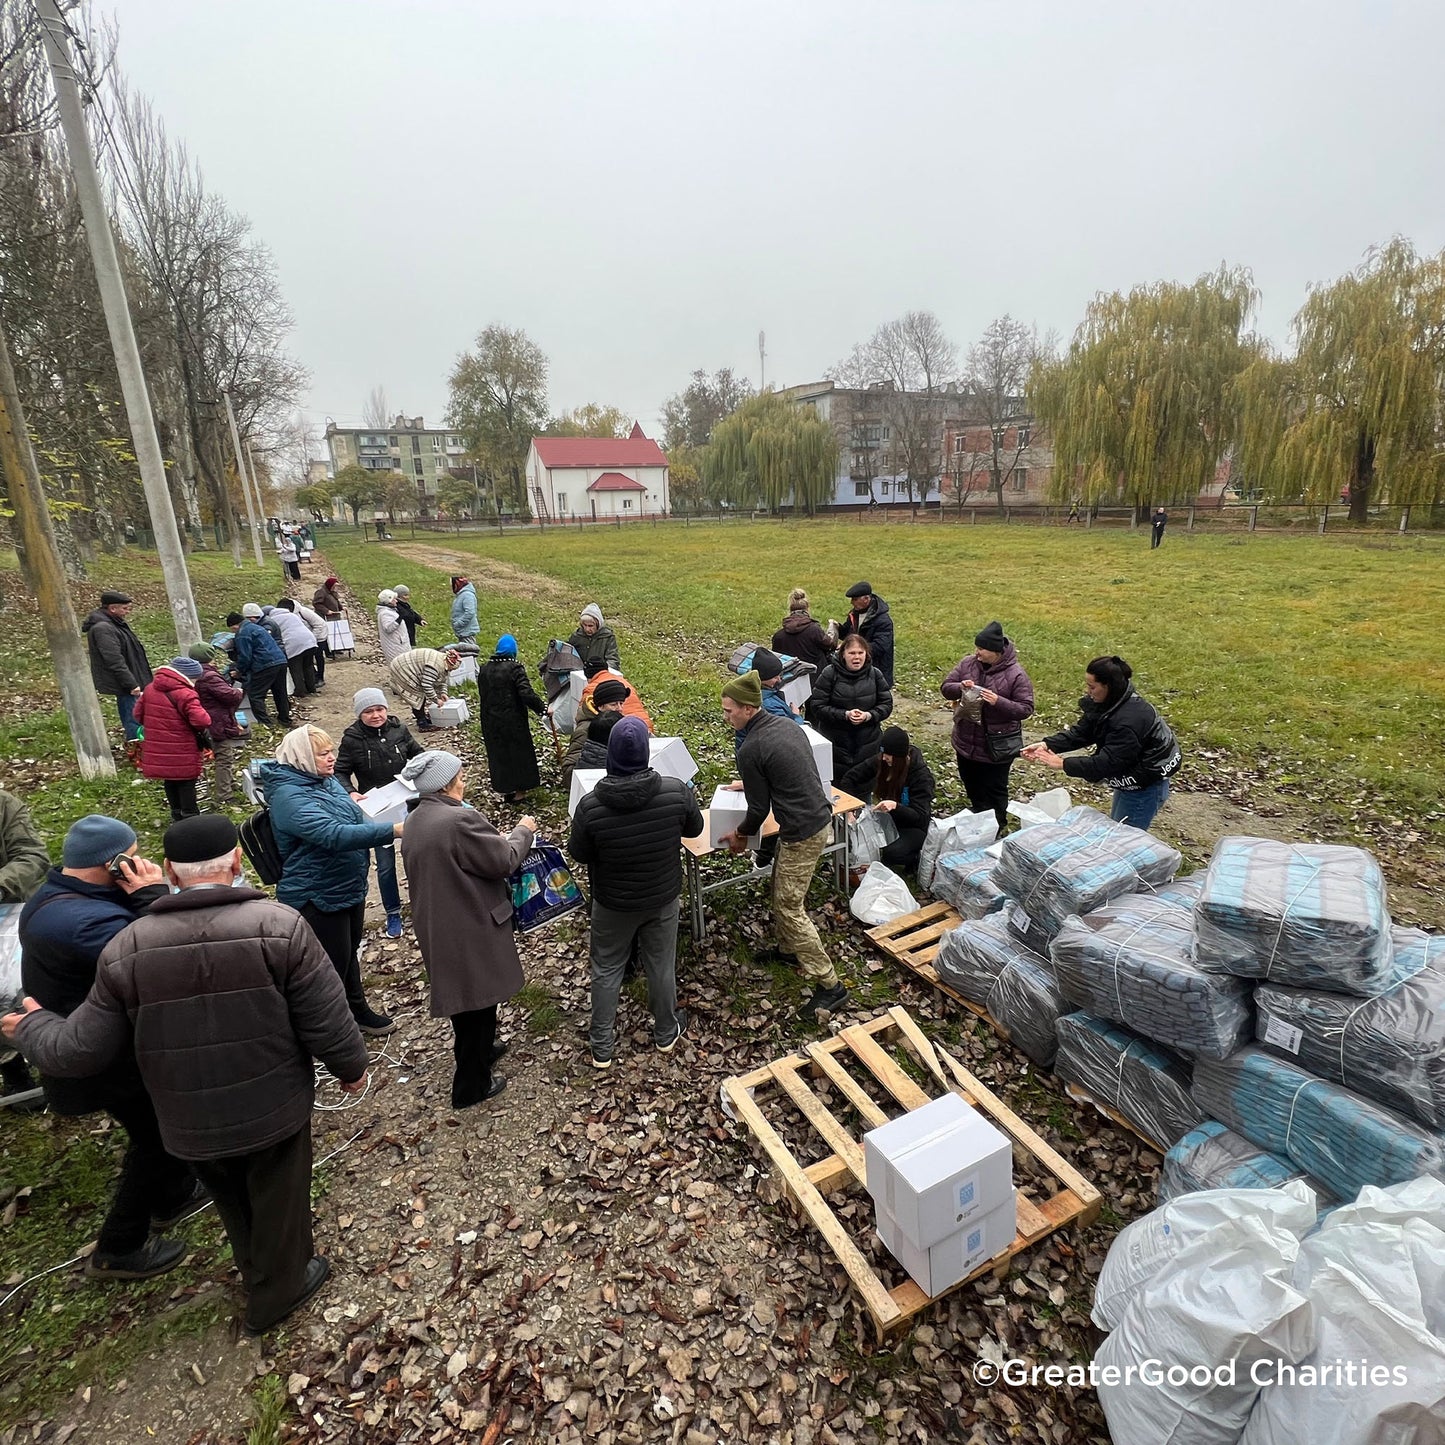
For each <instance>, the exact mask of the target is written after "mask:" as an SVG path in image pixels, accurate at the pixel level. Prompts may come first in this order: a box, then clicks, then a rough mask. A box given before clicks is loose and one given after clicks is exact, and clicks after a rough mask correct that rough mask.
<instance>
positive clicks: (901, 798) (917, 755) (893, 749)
mask: <svg viewBox="0 0 1445 1445" xmlns="http://www.w3.org/2000/svg"><path fill="white" fill-rule="evenodd" d="M840 785H841V787H842V788H843V789H844V791H846V792H849V793H852V794H853V796H854V797H856V798H862V799H863V800H864V801H865V802H866V801H867V800H868V799H870V798H872V799H875V800H876V801H875V802H874V804H873V810H874V812H875V813H886V814H888V815H889V816H890V817H891V818H892V821H893V824H894V826H895V827H896V828H897V830H898V836H897V838H895V839H894V840H893V841H892V842H891V843H889V844H887V845H886V846H885V847H884V848H883V849H882V850H881V851H880V853H879V855H878V861H879V862H880V863H886V864H887V865H888V867H890V868H892V869H893V870H894V871H895V872H899V871H901V870H903V869H905V868H914V867H917V865H918V854H919V852H920V851H921V850H922V848H923V840H924V839H925V838H926V837H927V836H928V820H929V818H931V817H932V816H933V795H934V793H935V792H936V791H937V784H936V783H935V781H934V777H933V771H932V769H931V768H930V767H929V766H928V764H927V762H926V761H925V760H924V757H923V754H922V752H920V751H919V749H918V748H916V747H914V746H913V745H912V744H911V743H910V742H909V740H908V734H907V733H906V732H904V731H903V729H902V728H899V727H892V728H889V729H888V730H887V731H886V732H885V733H884V734H883V751H882V752H881V753H879V754H878V756H877V757H876V758H869V759H867V760H865V761H864V762H861V763H858V764H857V765H856V766H854V767H852V768H850V769H849V770H848V771H847V772H846V773H845V774H844V775H843V778H842V780H841V784H840Z"/></svg>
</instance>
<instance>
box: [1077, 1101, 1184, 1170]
mask: <svg viewBox="0 0 1445 1445" xmlns="http://www.w3.org/2000/svg"><path fill="white" fill-rule="evenodd" d="M1064 1092H1065V1093H1066V1094H1067V1095H1068V1096H1069V1098H1071V1099H1073V1100H1074V1101H1075V1102H1076V1103H1079V1104H1088V1105H1089V1107H1090V1108H1093V1109H1097V1110H1098V1111H1099V1112H1100V1113H1101V1114H1102V1115H1103V1116H1104V1117H1105V1118H1106V1119H1107V1120H1108V1121H1109V1122H1110V1123H1111V1124H1116V1125H1117V1126H1118V1127H1119V1128H1120V1129H1122V1130H1123V1131H1124V1132H1125V1133H1126V1134H1132V1135H1133V1136H1134V1137H1135V1138H1136V1139H1137V1140H1138V1141H1139V1142H1140V1143H1141V1144H1147V1145H1148V1146H1149V1147H1150V1148H1151V1149H1153V1150H1156V1151H1157V1152H1158V1154H1159V1156H1160V1157H1161V1158H1162V1157H1163V1156H1164V1155H1165V1154H1167V1153H1168V1152H1169V1146H1168V1145H1167V1144H1161V1143H1160V1142H1159V1141H1158V1140H1157V1139H1151V1138H1150V1137H1149V1136H1148V1135H1147V1134H1146V1133H1145V1132H1144V1131H1143V1130H1142V1129H1141V1128H1140V1127H1139V1126H1138V1125H1137V1124H1131V1123H1130V1122H1129V1121H1128V1120H1127V1119H1126V1118H1125V1117H1124V1116H1123V1115H1122V1114H1121V1113H1120V1112H1119V1111H1118V1110H1117V1109H1115V1108H1114V1107H1112V1105H1109V1104H1106V1103H1105V1102H1104V1101H1103V1100H1102V1099H1096V1098H1095V1097H1094V1096H1093V1095H1092V1094H1091V1093H1090V1092H1089V1091H1088V1090H1087V1089H1086V1088H1084V1087H1083V1086H1082V1085H1080V1084H1065V1085H1064Z"/></svg>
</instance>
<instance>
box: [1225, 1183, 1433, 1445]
mask: <svg viewBox="0 0 1445 1445" xmlns="http://www.w3.org/2000/svg"><path fill="white" fill-rule="evenodd" d="M1415 1182H1421V1181H1415ZM1400 1187H1402V1188H1409V1186H1408V1185H1406V1186H1400ZM1295 1273H1296V1279H1297V1281H1298V1282H1299V1283H1300V1285H1301V1287H1302V1288H1303V1289H1305V1290H1306V1292H1307V1293H1308V1295H1309V1300H1310V1308H1311V1310H1312V1311H1313V1314H1314V1328H1315V1347H1314V1350H1313V1351H1312V1352H1311V1353H1310V1354H1309V1355H1308V1356H1307V1357H1306V1359H1305V1360H1304V1362H1303V1364H1302V1365H1301V1366H1300V1367H1299V1370H1298V1371H1297V1372H1296V1373H1295V1374H1294V1375H1293V1376H1290V1375H1288V1374H1287V1373H1284V1372H1280V1373H1279V1375H1278V1377H1277V1378H1273V1379H1271V1380H1270V1381H1269V1382H1268V1383H1267V1384H1266V1385H1265V1387H1264V1389H1263V1390H1262V1391H1261V1392H1260V1396H1259V1400H1258V1401H1257V1402H1256V1404H1255V1407H1254V1413H1253V1414H1251V1415H1250V1417H1249V1423H1248V1425H1246V1426H1245V1430H1244V1434H1243V1436H1242V1437H1241V1445H1298V1442H1301V1441H1306V1442H1323V1441H1328V1442H1329V1445H1431V1442H1435V1441H1439V1440H1442V1439H1445V1330H1442V1325H1441V1310H1442V1308H1445V1232H1442V1231H1441V1230H1440V1229H1438V1228H1437V1227H1436V1226H1435V1225H1434V1224H1431V1223H1429V1222H1428V1221H1427V1220H1424V1219H1409V1220H1406V1221H1404V1222H1395V1223H1354V1224H1349V1223H1347V1224H1344V1225H1339V1226H1336V1227H1334V1228H1332V1229H1329V1230H1322V1231H1321V1232H1320V1233H1318V1234H1315V1235H1312V1236H1311V1237H1310V1238H1309V1239H1307V1240H1306V1241H1305V1242H1304V1244H1303V1246H1302V1247H1301V1249H1300V1257H1299V1260H1298V1263H1297V1265H1296V1271H1295ZM1347 1362H1349V1363H1353V1364H1354V1365H1355V1366H1356V1372H1355V1374H1354V1375H1353V1377H1352V1376H1351V1374H1350V1373H1348V1372H1347V1371H1346V1370H1345V1369H1343V1368H1342V1366H1343V1365H1344V1364H1345V1363H1347ZM1361 1362H1366V1363H1365V1368H1366V1369H1369V1370H1371V1374H1370V1375H1369V1377H1368V1378H1367V1379H1364V1380H1362V1379H1361V1378H1360V1375H1359V1366H1360V1364H1361ZM1331 1367H1333V1368H1331ZM1374 1370H1380V1371H1381V1373H1379V1374H1376V1373H1374Z"/></svg>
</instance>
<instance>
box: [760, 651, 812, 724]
mask: <svg viewBox="0 0 1445 1445" xmlns="http://www.w3.org/2000/svg"><path fill="white" fill-rule="evenodd" d="M752 668H753V671H754V672H755V673H757V675H758V681H759V682H760V683H762V685H763V711H764V712H770V713H773V714H775V715H776V716H777V717H785V718H787V719H788V721H789V722H795V723H797V724H798V725H799V726H801V725H802V722H803V717H802V714H801V713H800V712H799V711H798V709H797V708H795V707H794V706H793V705H792V703H790V702H789V701H788V700H787V698H785V697H784V696H783V661H782V659H781V658H780V657H779V656H778V655H777V653H775V652H771V651H769V650H768V649H767V648H766V647H760V648H758V649H757V650H756V651H755V652H754V653H753V661H752Z"/></svg>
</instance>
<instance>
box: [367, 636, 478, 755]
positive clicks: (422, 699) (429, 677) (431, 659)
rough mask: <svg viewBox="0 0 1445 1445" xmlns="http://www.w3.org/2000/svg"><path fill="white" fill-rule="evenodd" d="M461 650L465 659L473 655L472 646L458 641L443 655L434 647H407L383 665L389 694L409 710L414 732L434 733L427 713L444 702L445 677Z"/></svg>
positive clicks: (457, 660)
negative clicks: (413, 721) (414, 721)
mask: <svg viewBox="0 0 1445 1445" xmlns="http://www.w3.org/2000/svg"><path fill="white" fill-rule="evenodd" d="M464 650H466V655H467V656H468V657H475V656H476V653H477V649H476V644H475V643H470V642H459V643H457V645H456V646H455V647H449V648H447V649H446V651H445V652H439V651H438V650H437V649H436V648H434V647H409V648H407V649H406V651H405V652H402V653H399V654H398V655H397V656H396V657H394V658H392V660H391V662H390V663H389V664H388V665H387V669H386V673H387V678H388V680H389V681H390V683H391V688H392V691H393V692H395V693H396V694H397V695H398V696H399V697H400V698H401V700H402V701H403V702H404V703H406V704H407V706H408V707H410V708H411V714H412V716H413V717H414V718H415V719H416V728H417V731H418V732H422V733H430V732H436V731H437V729H436V728H435V727H434V726H433V724H432V720H431V710H432V708H434V707H441V706H442V704H443V703H445V702H446V700H447V678H448V676H450V674H451V673H452V672H453V671H455V669H456V666H457V664H458V663H459V662H460V661H461V660H462V656H463V652H464Z"/></svg>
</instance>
